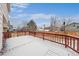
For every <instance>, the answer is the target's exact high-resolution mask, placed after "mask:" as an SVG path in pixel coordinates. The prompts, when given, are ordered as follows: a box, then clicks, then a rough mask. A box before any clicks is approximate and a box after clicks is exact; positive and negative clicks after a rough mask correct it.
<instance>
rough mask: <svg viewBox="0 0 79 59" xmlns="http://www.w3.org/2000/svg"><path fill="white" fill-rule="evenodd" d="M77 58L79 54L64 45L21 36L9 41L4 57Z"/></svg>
mask: <svg viewBox="0 0 79 59" xmlns="http://www.w3.org/2000/svg"><path fill="white" fill-rule="evenodd" d="M68 55H72V56H75V55H76V56H77V55H78V54H77V53H75V52H74V51H72V50H71V49H69V48H65V47H64V46H63V45H60V44H57V43H54V42H50V41H47V40H43V39H41V38H37V37H33V36H20V37H14V38H9V39H7V42H6V52H5V53H4V56H68Z"/></svg>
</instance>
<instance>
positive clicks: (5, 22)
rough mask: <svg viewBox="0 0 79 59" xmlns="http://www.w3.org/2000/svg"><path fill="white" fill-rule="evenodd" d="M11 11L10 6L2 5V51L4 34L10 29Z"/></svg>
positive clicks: (0, 10) (0, 28) (0, 20)
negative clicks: (9, 14) (9, 13)
mask: <svg viewBox="0 0 79 59" xmlns="http://www.w3.org/2000/svg"><path fill="white" fill-rule="evenodd" d="M9 11H10V4H7V3H0V51H1V49H2V48H3V34H2V33H3V32H7V31H8V30H9V27H8V20H9V17H8V12H9Z"/></svg>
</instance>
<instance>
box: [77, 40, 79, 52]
mask: <svg viewBox="0 0 79 59" xmlns="http://www.w3.org/2000/svg"><path fill="white" fill-rule="evenodd" d="M77 51H78V53H79V39H77Z"/></svg>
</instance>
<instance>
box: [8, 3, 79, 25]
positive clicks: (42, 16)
mask: <svg viewBox="0 0 79 59" xmlns="http://www.w3.org/2000/svg"><path fill="white" fill-rule="evenodd" d="M9 15H10V23H11V24H12V25H13V26H14V27H18V26H22V24H23V23H27V22H29V21H30V20H34V21H35V22H36V24H37V25H38V26H43V25H44V24H46V25H48V26H49V25H50V22H51V17H57V19H58V22H57V24H59V25H60V23H61V21H63V19H62V18H63V17H64V18H67V19H68V18H70V17H71V18H73V19H72V20H73V21H75V22H78V20H79V4H78V3H26V4H22V3H17V4H16V3H15V4H11V11H10V13H9Z"/></svg>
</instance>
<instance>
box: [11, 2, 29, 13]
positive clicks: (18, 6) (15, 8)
mask: <svg viewBox="0 0 79 59" xmlns="http://www.w3.org/2000/svg"><path fill="white" fill-rule="evenodd" d="M29 5H30V4H29V3H26V4H25V3H14V4H11V12H15V13H16V12H18V13H21V12H23V11H24V10H23V9H24V8H28V7H29Z"/></svg>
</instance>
